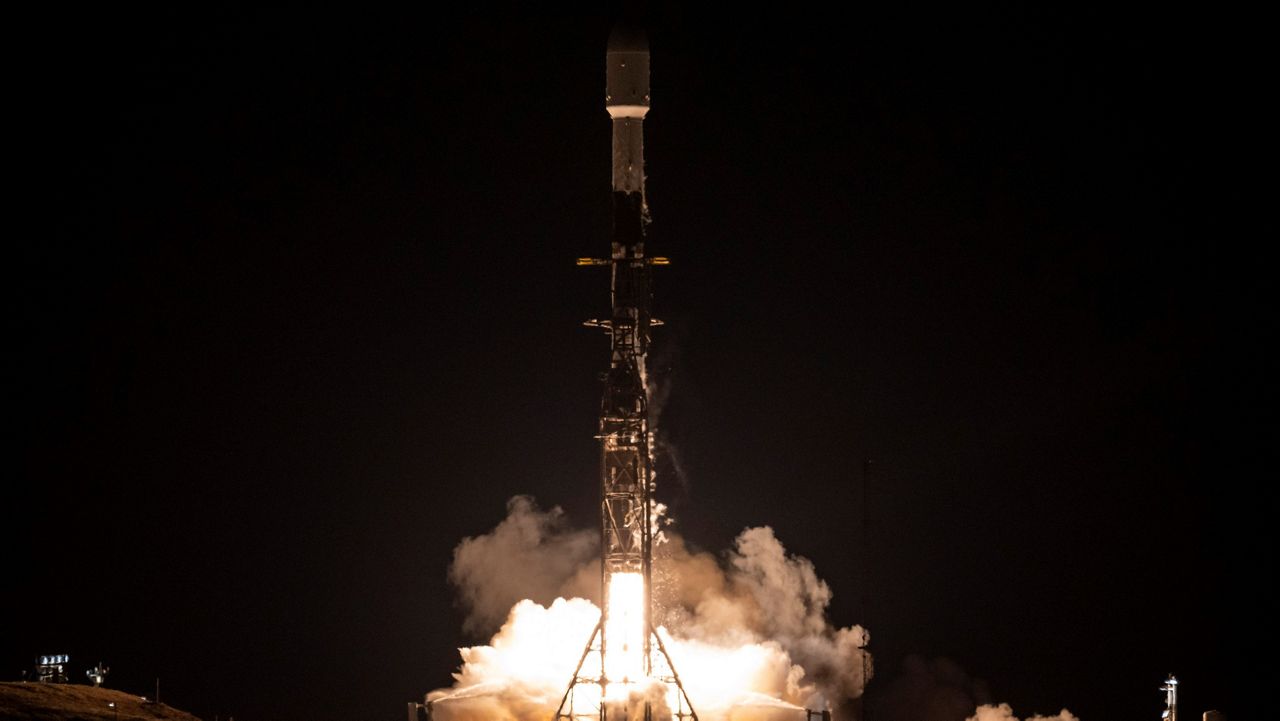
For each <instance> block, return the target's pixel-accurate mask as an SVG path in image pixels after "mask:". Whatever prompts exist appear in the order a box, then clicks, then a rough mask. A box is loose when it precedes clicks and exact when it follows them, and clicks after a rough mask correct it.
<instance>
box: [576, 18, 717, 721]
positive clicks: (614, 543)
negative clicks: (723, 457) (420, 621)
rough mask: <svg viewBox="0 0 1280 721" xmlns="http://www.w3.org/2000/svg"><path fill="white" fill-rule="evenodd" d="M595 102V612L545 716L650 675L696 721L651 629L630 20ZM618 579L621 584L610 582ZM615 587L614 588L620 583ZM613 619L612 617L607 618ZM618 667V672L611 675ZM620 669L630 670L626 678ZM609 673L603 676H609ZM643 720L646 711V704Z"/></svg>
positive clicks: (650, 477)
mask: <svg viewBox="0 0 1280 721" xmlns="http://www.w3.org/2000/svg"><path fill="white" fill-rule="evenodd" d="M605 109H606V110H607V111H608V113H609V117H610V120H611V122H612V125H613V143H612V145H613V173H612V188H613V193H612V203H613V231H612V238H611V242H610V255H609V257H608V258H607V259H603V258H579V259H578V264H579V265H587V266H603V267H608V268H609V273H610V286H609V287H610V301H611V302H610V307H611V312H610V315H609V317H608V318H607V319H603V320H592V321H587V323H586V324H587V325H588V326H593V327H598V328H602V329H603V330H604V331H605V332H606V333H608V335H609V339H610V354H609V370H608V372H607V373H606V374H605V377H604V378H605V383H604V385H605V387H604V396H603V398H602V400H601V403H600V425H599V433H598V435H597V438H598V439H599V441H600V554H601V555H600V585H601V600H602V603H601V618H600V622H599V624H598V625H597V626H596V630H595V631H594V632H593V633H592V635H591V638H590V639H589V640H588V641H587V645H586V648H585V649H584V650H583V654H582V659H581V660H579V662H578V668H577V669H576V670H575V671H574V675H573V679H572V680H571V681H570V683H569V688H568V690H566V692H565V695H564V698H563V699H562V700H561V704H560V708H559V710H558V711H557V713H556V716H555V718H556V719H557V720H559V719H578V718H588V717H589V718H592V719H598V720H599V721H607V720H606V716H607V715H608V714H607V710H606V709H605V707H604V705H603V704H601V705H600V706H599V708H598V709H595V710H594V711H592V712H588V713H585V714H584V713H582V712H581V711H575V709H574V689H575V688H576V687H577V686H578V685H581V684H589V685H598V686H599V689H600V690H599V695H598V696H596V698H606V697H608V696H609V694H608V691H607V689H608V687H609V685H610V684H611V683H638V682H643V681H646V680H648V681H659V682H662V683H666V684H668V685H669V686H670V687H671V688H672V691H673V693H672V700H673V703H672V704H671V705H672V706H673V707H674V708H672V709H671V711H672V712H673V713H674V716H675V717H677V718H680V719H692V720H693V721H697V714H696V713H694V711H693V707H692V704H690V703H689V699H688V696H687V695H686V694H685V693H684V688H683V686H682V685H681V683H680V680H679V676H678V675H677V674H676V672H675V667H674V665H673V664H672V663H671V659H670V657H669V656H668V655H667V652H666V649H665V648H663V644H662V639H661V638H660V637H659V636H658V635H657V634H656V633H654V627H653V614H652V590H651V589H652V585H653V584H652V580H653V523H654V519H653V494H654V490H655V484H654V474H653V452H652V436H651V429H650V427H649V405H648V400H649V398H648V396H649V388H648V379H647V372H646V362H647V358H648V353H649V337H650V330H651V329H652V327H653V326H655V325H660V324H661V323H660V321H657V320H655V319H654V318H653V316H652V313H651V305H652V286H651V285H650V274H651V270H652V266H654V265H666V264H667V259H666V258H661V257H651V256H648V255H646V252H645V229H646V227H647V226H648V223H649V209H648V206H647V205H646V203H645V192H644V118H645V115H646V114H648V112H649V44H648V41H647V39H646V38H645V34H644V32H643V31H642V30H640V29H639V28H638V27H637V26H634V25H630V24H627V23H625V22H623V23H619V24H618V25H617V26H615V27H614V29H613V32H612V33H611V34H610V36H609V44H608V47H607V49H606V52H605ZM638 579H643V582H642V591H641V592H642V593H643V599H642V601H641V603H640V610H639V615H640V617H641V618H639V619H635V620H636V621H638V623H636V624H635V625H630V624H631V621H630V620H629V619H611V611H610V609H611V608H614V607H615V605H616V604H614V603H613V599H611V594H612V593H615V592H616V593H630V592H631V589H634V588H637V586H638V584H637V583H635V582H636V581H637V580H638ZM615 581H620V582H621V583H615ZM620 589H621V590H620ZM615 621H617V622H615ZM592 654H599V657H600V663H599V665H598V668H599V669H600V671H599V672H598V673H599V675H598V676H595V677H591V676H584V675H583V673H582V670H583V667H584V662H585V661H586V659H587V658H588V657H589V656H591V655H592ZM610 654H613V655H614V656H618V655H620V654H629V655H631V656H632V657H635V656H636V655H638V658H639V659H640V661H639V663H638V664H634V665H628V664H622V665H620V664H618V663H616V662H614V663H611V662H610V658H611V656H610ZM620 674H621V675H622V677H621V678H619V677H618V676H619V675H620ZM628 674H631V675H635V676H638V677H629V676H628ZM611 676H613V677H611ZM644 716H645V719H646V720H647V719H649V718H650V710H649V708H648V706H646V709H645V712H644Z"/></svg>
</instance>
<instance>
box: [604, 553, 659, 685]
mask: <svg viewBox="0 0 1280 721" xmlns="http://www.w3.org/2000/svg"><path fill="white" fill-rule="evenodd" d="M608 619H609V620H608V622H607V623H605V627H604V638H605V643H606V644H607V645H606V647H605V653H604V670H605V675H606V676H607V677H608V679H609V689H608V691H607V692H606V694H605V697H606V698H608V699H611V700H612V699H617V698H624V697H625V696H626V695H627V693H628V689H627V688H626V684H634V683H639V682H641V681H643V680H645V663H644V660H645V659H644V647H645V643H644V642H645V635H646V631H647V630H648V629H646V628H645V618H644V576H643V575H641V574H639V573H615V574H613V575H611V576H609V617H608Z"/></svg>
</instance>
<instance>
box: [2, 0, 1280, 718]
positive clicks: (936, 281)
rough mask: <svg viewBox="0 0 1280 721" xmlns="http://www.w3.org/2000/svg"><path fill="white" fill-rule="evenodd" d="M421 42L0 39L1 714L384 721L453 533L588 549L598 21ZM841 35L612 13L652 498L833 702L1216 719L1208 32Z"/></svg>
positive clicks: (1234, 318) (24, 21)
mask: <svg viewBox="0 0 1280 721" xmlns="http://www.w3.org/2000/svg"><path fill="white" fill-rule="evenodd" d="M428 5H429V4H427V3H421V4H419V7H418V9H417V10H415V11H412V12H411V13H410V14H401V13H398V12H391V11H372V12H371V11H368V10H365V9H361V10H359V11H357V10H356V9H354V8H349V9H347V10H333V9H329V10H324V11H316V10H303V9H294V10H289V11H270V12H267V11H256V10H255V11H249V10H243V11H241V10H232V9H226V8H220V7H219V8H206V9H204V10H194V9H183V10H175V9H173V8H170V9H168V10H165V11H160V12H158V13H157V12H154V11H148V12H143V11H140V10H139V11H130V10H122V9H119V8H117V7H115V6H112V7H111V8H110V10H97V11H93V12H90V13H89V14H83V13H72V12H71V11H69V10H67V11H65V12H61V13H60V14H54V13H53V12H52V11H50V12H49V13H48V14H41V15H38V16H31V17H29V18H21V19H19V18H14V19H13V21H12V22H11V24H10V29H11V31H12V32H15V33H17V34H18V35H20V36H22V37H21V39H20V40H19V43H20V46H21V47H29V48H32V49H33V50H32V52H31V53H28V54H27V56H26V58H27V59H26V62H25V64H23V65H22V66H20V67H19V68H18V69H17V70H14V71H13V72H11V73H10V74H9V75H10V77H11V86H10V103H9V104H8V107H9V113H8V116H9V120H10V121H11V122H14V121H16V122H17V126H18V129H17V130H12V131H11V132H10V133H9V141H10V156H11V163H10V165H9V167H10V179H11V182H14V183H15V184H16V188H14V187H11V190H10V192H9V200H10V218H11V220H13V221H16V222H12V223H11V224H10V230H9V232H8V233H6V236H7V238H8V241H7V243H6V245H8V247H10V248H11V249H13V251H12V254H11V255H10V257H9V262H8V263H6V264H5V269H6V275H7V276H8V282H7V283H6V284H5V285H6V292H7V294H8V295H9V300H8V302H7V307H8V309H9V310H8V315H9V318H10V322H11V326H10V328H11V330H10V332H9V334H8V335H9V337H10V340H11V345H10V348H11V350H10V351H9V352H8V354H7V356H8V358H9V361H10V363H11V366H10V367H11V369H12V370H11V373H10V375H9V379H10V380H9V383H8V391H7V393H6V396H7V400H6V405H7V407H8V409H9V412H8V416H9V418H10V423H11V424H12V427H14V429H13V430H11V432H10V434H9V440H8V443H9V447H10V448H11V451H10V453H9V454H8V455H9V458H10V460H9V463H8V465H7V468H8V473H7V474H6V475H7V476H8V479H9V482H8V483H7V484H6V485H7V491H6V494H5V495H6V499H5V501H4V503H3V508H4V529H5V532H6V534H8V535H9V537H8V538H6V540H7V541H8V544H7V549H8V556H7V561H6V566H7V567H8V569H9V571H8V574H9V577H10V579H12V580H11V581H10V582H8V583H6V592H5V594H4V607H3V618H4V622H3V628H4V632H3V636H2V638H3V644H0V653H2V654H3V657H2V659H0V660H2V661H3V667H2V668H0V678H2V679H3V680H16V679H17V678H18V677H19V674H20V673H21V671H22V670H23V669H30V668H31V666H32V662H33V659H34V658H35V657H36V656H37V655H39V654H42V653H69V654H71V656H72V660H73V667H72V668H73V674H74V680H76V681H78V682H81V681H83V680H84V669H85V668H88V667H89V666H91V665H93V664H94V663H95V662H97V661H99V660H102V661H104V662H105V663H106V664H107V665H109V666H110V667H111V668H112V672H111V675H110V676H109V677H108V680H107V684H108V685H109V686H112V687H115V688H121V689H124V690H130V691H135V692H138V693H150V691H151V688H152V686H153V684H154V679H155V678H156V677H159V678H160V679H161V696H162V700H164V701H165V702H167V703H169V704H171V705H174V706H177V707H179V708H183V709H186V710H189V711H192V712H194V713H196V714H198V715H201V716H202V717H207V718H210V719H212V718H213V716H214V715H215V714H218V715H220V716H221V717H222V718H224V719H225V718H226V717H227V716H230V715H234V716H235V717H236V719H237V720H238V721H258V720H260V719H261V720H266V719H317V720H323V721H328V720H333V721H346V720H357V719H368V720H370V721H374V720H377V719H400V718H403V714H404V704H405V703H406V702H408V701H412V700H421V696H422V694H423V693H425V692H426V691H428V690H431V689H432V688H437V687H440V686H444V685H447V684H448V682H449V680H450V679H449V673H450V672H451V671H452V670H453V668H454V667H455V666H456V665H457V655H456V650H455V649H456V647H457V646H459V645H461V644H464V643H473V642H475V641H476V640H477V639H473V638H467V637H466V636H464V635H463V633H462V631H461V621H462V613H461V611H460V610H459V609H458V608H457V607H456V606H455V602H454V598H453V594H452V592H451V589H450V587H449V585H448V582H447V579H446V570H447V567H448V564H449V562H450V559H451V554H452V550H453V548H454V546H455V545H456V544H457V543H458V541H459V540H461V539H462V538H463V537H465V536H469V535H476V534H480V533H483V532H486V531H487V530H489V529H490V528H492V527H493V526H494V525H495V524H496V523H497V522H498V521H499V520H500V519H501V518H502V517H503V515H504V512H505V502H506V500H507V499H508V498H509V497H511V496H513V495H516V494H530V495H533V496H535V497H536V498H537V499H538V501H539V503H540V504H542V505H543V506H552V505H560V506H562V507H563V508H564V509H565V511H566V512H567V513H568V515H569V517H570V519H571V520H572V521H573V522H574V523H575V524H576V525H579V526H590V525H591V524H593V523H594V522H595V514H596V505H597V493H598V489H597V483H598V479H597V475H596V474H597V466H598V450H597V446H596V442H595V441H594V440H593V438H592V434H593V432H594V430H595V425H596V422H597V418H596V415H597V411H598V404H599V398H600V392H601V384H600V383H599V380H598V374H599V373H600V372H601V371H602V370H604V368H605V367H606V364H607V339H606V338H605V337H604V336H603V335H602V334H600V333H599V332H598V331H591V330H588V329H585V328H583V327H582V326H581V321H583V320H585V319H588V318H593V317H599V316H601V315H602V314H603V313H604V312H605V309H606V307H607V301H608V296H607V280H606V275H605V273H603V272H600V271H598V270H593V269H579V268H576V267H574V264H573V259H574V258H576V257H578V256H589V255H602V254H605V253H607V248H608V240H609V228H610V218H609V202H610V201H609V185H608V184H609V163H610V155H609V142H610V141H609V132H610V130H609V128H610V125H609V121H608V116H607V115H606V113H605V110H604V107H603V96H604V46H605V39H606V37H607V34H608V30H609V27H610V25H611V17H610V14H609V13H607V12H604V11H600V12H595V13H589V14H584V15H570V14H567V13H566V14H564V15H550V14H547V15H540V14H534V13H533V12H531V11H529V10H521V11H511V12H501V11H497V10H494V11H491V12H489V13H487V14H486V13H480V12H474V13H462V12H458V13H455V14H448V13H442V12H441V11H437V10H434V9H429V8H428ZM846 12H847V13H848V15H847V17H841V16H835V15H828V14H825V13H819V12H800V11H799V10H797V9H794V8H792V9H789V8H787V7H782V8H773V9H771V10H769V11H767V12H762V11H744V13H743V14H742V16H737V15H724V14H719V13H711V12H700V11H694V10H688V9H684V8H682V7H680V6H679V5H678V4H675V3H668V4H663V5H660V6H659V7H658V8H657V9H655V10H653V11H652V13H651V15H650V18H649V26H650V33H649V34H650V42H651V47H652V51H653V57H652V72H653V76H652V77H653V80H652V83H653V91H652V93H653V107H652V111H651V112H650V114H649V117H648V119H647V121H646V123H645V125H646V154H647V162H648V183H649V202H650V206H651V208H652V212H653V218H654V223H653V226H652V228H651V232H650V240H649V245H650V249H651V252H653V253H656V254H659V255H666V256H670V257H671V258H672V259H673V265H672V266H671V267H670V268H666V269H660V271H658V272H659V275H658V277H657V285H656V301H655V310H656V313H657V315H658V316H659V317H660V318H663V319H664V320H665V321H666V322H667V325H666V327H665V328H664V329H662V330H661V331H659V336H658V338H659V340H658V348H657V350H656V351H655V353H654V355H653V357H652V359H651V362H652V367H653V369H654V371H655V375H656V376H657V378H658V382H659V383H661V384H662V385H663V388H664V390H666V391H669V395H668V396H667V400H666V402H665V404H664V405H663V408H662V412H661V418H660V427H661V429H662V434H663V441H664V449H665V450H664V455H663V460H662V465H661V470H663V471H664V474H663V475H662V476H661V477H660V479H659V484H660V491H659V494H660V498H661V500H664V501H665V502H667V503H668V504H669V505H670V507H671V509H672V513H673V516H674V517H675V519H676V522H677V527H678V528H679V530H680V531H681V533H682V534H683V535H684V536H685V537H686V539H687V540H688V541H689V542H690V543H691V544H693V545H695V546H696V547H698V548H701V549H705V550H710V551H713V552H719V551H720V550H722V549H725V548H727V547H728V546H729V545H730V544H731V542H732V539H733V537H734V536H735V535H736V534H737V533H738V532H739V531H740V530H742V529H743V528H744V527H746V526H749V525H761V524H767V525H770V526H772V527H773V528H774V529H775V530H776V532H777V534H778V536H779V538H780V539H781V540H782V541H783V543H785V544H786V545H787V547H788V549H789V550H790V551H792V552H794V553H797V554H800V555H803V556H806V557H808V558H810V559H811V560H812V561H813V562H814V564H815V565H816V567H817V570H818V572H819V574H820V575H821V576H822V577H823V578H825V579H826V580H827V582H828V583H829V584H830V585H831V588H832V589H833V591H834V593H835V598H834V601H833V603H832V606H831V609H830V615H831V617H832V620H833V621H834V622H835V623H837V624H839V625H847V624H851V623H863V624H865V625H866V626H867V627H868V628H869V629H870V631H871V636H872V646H871V648H872V650H873V653H874V654H875V656H876V662H877V671H878V677H877V679H876V681H875V682H873V686H872V690H871V694H872V697H873V700H874V697H875V694H876V691H877V688H881V689H885V688H888V687H889V686H890V685H891V684H892V683H893V681H894V679H895V678H896V677H898V676H899V674H900V673H901V671H900V669H901V668H902V667H903V662H904V659H906V658H907V657H908V656H909V655H911V654H915V655H918V656H920V657H922V658H926V659H935V658H946V659H950V660H951V661H953V662H954V663H955V664H957V665H958V666H959V667H961V668H963V669H964V671H965V672H966V673H967V674H969V675H971V676H972V677H974V678H979V679H982V680H984V681H985V683H986V685H987V687H988V688H989V689H990V699H991V700H993V701H1007V702H1009V703H1011V704H1012V705H1013V708H1014V711H1015V713H1017V714H1019V715H1020V716H1022V715H1030V714H1032V713H1036V712H1038V713H1055V712H1056V711H1058V710H1059V709H1061V708H1062V707H1064V706H1065V707H1067V708H1069V709H1070V710H1071V711H1072V712H1074V713H1076V714H1077V715H1078V716H1080V717H1081V719H1082V720H1083V721H1107V720H1110V719H1123V720H1125V721H1137V720H1139V719H1156V718H1158V714H1159V712H1160V710H1161V708H1162V699H1161V694H1160V693H1159V692H1158V691H1157V687H1158V685H1159V683H1160V682H1161V681H1162V680H1163V678H1164V676H1165V675H1166V674H1167V673H1169V672H1173V673H1175V674H1177V675H1178V676H1179V677H1180V678H1181V680H1182V686H1183V695H1182V700H1183V713H1184V714H1186V718H1198V717H1199V714H1200V712H1202V711H1204V710H1206V709H1209V708H1221V709H1222V710H1224V711H1226V712H1227V714H1228V717H1234V718H1244V717H1245V716H1246V715H1247V713H1246V712H1250V711H1251V710H1252V709H1249V708H1247V706H1246V694H1248V693H1250V690H1249V688H1247V683H1248V681H1247V679H1249V678H1250V674H1249V672H1248V670H1247V669H1246V668H1245V667H1246V662H1245V661H1244V660H1243V658H1242V657H1240V656H1239V655H1238V652H1239V650H1240V649H1241V648H1248V647H1249V646H1250V645H1252V644H1255V643H1261V642H1262V640H1263V638H1264V631H1265V634H1267V635H1269V633H1270V631H1269V630H1266V629H1271V630H1273V629H1274V625H1273V624H1271V623H1270V622H1267V623H1266V624H1261V625H1259V624H1260V621H1261V609H1262V607H1263V606H1264V605H1270V604H1269V603H1268V602H1266V601H1265V600H1263V599H1262V597H1261V596H1260V595H1257V594H1258V592H1257V591H1256V589H1255V584H1256V583H1257V582H1258V581H1260V580H1261V579H1264V578H1272V579H1274V575H1275V574H1274V568H1275V566H1274V552H1273V551H1271V550H1270V549H1269V548H1267V547H1266V544H1265V543H1264V542H1265V541H1267V540H1268V537H1269V536H1270V529H1269V528H1265V527H1264V526H1263V525H1260V521H1262V520H1263V519H1266V518H1267V517H1269V516H1270V515H1271V514H1272V512H1273V511H1274V501H1273V500H1272V499H1271V496H1270V495H1267V494H1260V495H1253V494H1254V492H1253V491H1252V490H1249V489H1250V488H1251V484H1252V483H1255V482H1258V481H1261V480H1263V479H1265V477H1266V473H1265V472H1264V471H1263V470H1262V468H1261V462H1260V461H1259V460H1258V458H1259V457H1260V456H1262V455H1271V456H1274V449H1275V438H1276V436H1275V434H1274V422H1273V421H1271V420H1268V421H1267V423H1269V425H1266V424H1264V425H1262V426H1259V425H1255V424H1254V421H1256V420H1257V419H1259V418H1262V417H1263V416H1264V413H1263V412H1261V411H1259V410H1258V409H1259V408H1267V407H1269V404H1270V401H1269V400H1268V399H1269V398H1271V399H1273V398H1274V393H1272V392H1271V390H1270V389H1271V386H1270V385H1269V384H1268V383H1264V382H1263V381H1262V376H1261V373H1260V369H1261V368H1262V367H1263V365H1264V364H1265V362H1266V361H1265V356H1264V355H1261V354H1262V350H1261V349H1262V342H1263V341H1264V340H1266V339H1267V338H1274V335H1275V334H1274V328H1275V324H1274V320H1273V319H1271V318H1266V319H1264V318H1263V311H1264V310H1265V309H1266V308H1267V307H1269V306H1273V305H1274V304H1273V303H1270V304H1269V303H1268V302H1267V301H1265V300H1264V293H1263V290H1262V289H1263V286H1262V285H1261V284H1259V283H1258V282H1257V281H1256V280H1253V279H1254V278H1256V277H1257V276H1258V275H1260V273H1258V272H1257V271H1256V269H1257V268H1258V266H1259V264H1260V258H1258V257H1252V256H1251V255H1250V254H1249V253H1246V252H1241V248H1242V247H1243V246H1242V245H1241V244H1240V241H1239V239H1235V238H1232V237H1230V235H1229V234H1226V233H1225V231H1224V226H1222V225H1215V224H1212V223H1206V222H1205V218H1206V216H1207V215H1209V212H1208V208H1207V207H1206V203H1205V202H1204V199H1205V197H1206V195H1205V194H1206V193H1208V192H1210V189H1211V188H1212V187H1213V186H1216V185H1219V184H1220V183H1221V182H1222V178H1219V177H1217V176H1215V175H1214V174H1212V173H1210V172H1208V171H1207V170H1205V169H1204V166H1203V163H1204V161H1205V160H1206V159H1207V158H1209V157H1210V156H1212V155H1215V154H1217V153H1218V152H1220V151H1221V150H1222V148H1221V147H1219V144H1220V143H1222V142H1227V141H1223V139H1222V138H1223V136H1222V135H1221V134H1220V133H1219V128H1218V124H1219V123H1221V115H1222V112H1223V106H1222V105H1221V104H1220V103H1219V101H1220V100H1221V99H1222V96H1223V95H1224V92H1225V91H1224V90H1223V89H1222V88H1221V87H1220V86H1219V84H1218V81H1217V78H1218V72H1219V71H1220V70H1221V61H1219V60H1213V59H1206V57H1205V54H1204V53H1203V52H1202V51H1203V49H1204V48H1205V47H1206V46H1207V44H1208V43H1209V41H1211V40H1221V39H1222V38H1221V35H1220V33H1219V32H1218V31H1219V29H1220V28H1219V27H1218V26H1217V25H1216V24H1215V23H1216V21H1215V20H1213V19H1211V18H1205V17H1201V16H1176V15H1170V14H1167V13H1168V9H1167V8H1166V9H1165V12H1166V14H1161V15H1151V16H1139V15H1136V14H1135V15H1133V16H1117V15H1114V14H1111V13H1104V12H1083V11H1079V10H1077V9H1074V8H1073V9H1072V10H1071V11H1066V10H1063V11H1061V12H1059V13H1053V12H1039V13H1036V14H1034V15H1032V14H1027V13H1026V12H1025V11H1017V12H1002V13H993V12H986V11H974V10H971V9H969V8H968V7H967V6H966V7H965V8H964V12H963V13H962V12H961V11H960V10H954V11H951V12H949V13H947V14H943V15H938V14H930V13H926V12H923V11H920V12H910V11H901V12H883V11H874V12H873V11H868V10H866V9H863V8H856V7H855V8H849V9H847V11H846ZM20 20H21V21H20ZM1264 429H1265V430H1264ZM866 461H870V463H869V464H868V463H866ZM864 491H865V493H864ZM864 518H865V519H866V522H867V523H866V525H865V527H864V524H863V520H864ZM1259 549H1261V550H1259ZM1257 691H1258V689H1254V690H1253V692H1255V693H1256V692H1257Z"/></svg>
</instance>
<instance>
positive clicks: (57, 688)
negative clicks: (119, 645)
mask: <svg viewBox="0 0 1280 721" xmlns="http://www.w3.org/2000/svg"><path fill="white" fill-rule="evenodd" d="M112 703H114V704H115V707H114V708H112V707H111V706H110V705H109V704H112ZM0 719H14V720H15V721H17V720H18V719H23V720H24V721H26V720H29V721H200V720H199V719H198V718H196V717H195V716H192V715H191V714H189V713H187V712H185V711H179V710H177V709H173V708H169V707H168V706H165V705H164V704H160V703H148V702H146V701H143V700H142V699H141V698H139V697H138V696H134V695H133V694H128V693H125V692H123V691H114V690H112V689H109V688H94V687H93V686H79V685H75V684H64V683H0Z"/></svg>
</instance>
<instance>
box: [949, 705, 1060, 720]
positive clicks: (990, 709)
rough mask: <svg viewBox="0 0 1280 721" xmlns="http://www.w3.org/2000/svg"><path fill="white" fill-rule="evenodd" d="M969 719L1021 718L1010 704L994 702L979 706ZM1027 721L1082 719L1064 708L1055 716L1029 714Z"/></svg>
mask: <svg viewBox="0 0 1280 721" xmlns="http://www.w3.org/2000/svg"><path fill="white" fill-rule="evenodd" d="M968 721H1019V719H1018V717H1017V716H1014V715H1013V709H1012V708H1011V707H1010V706H1009V704H1007V703H1002V704H1000V705H998V706H997V705H994V704H984V705H982V706H979V707H978V708H977V710H976V712H975V713H974V715H972V716H970V717H969V719H968ZM1027 721H1080V719H1078V718H1076V717H1075V715H1074V714H1072V713H1071V712H1070V711H1068V710H1066V709H1065V708H1064V709H1062V710H1061V711H1059V712H1058V713H1056V714H1054V715H1053V716H1028V717H1027Z"/></svg>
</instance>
